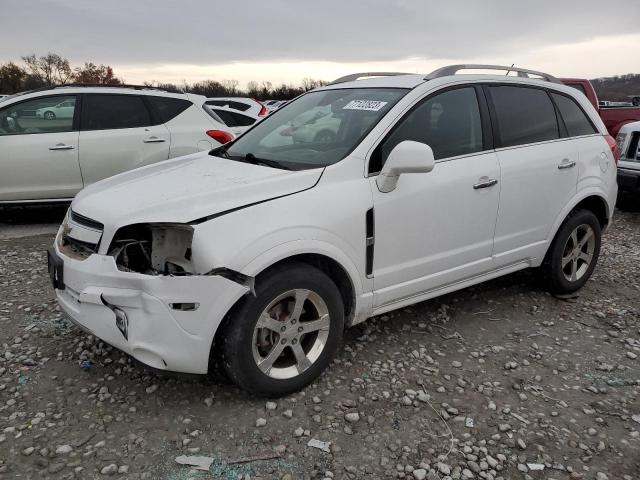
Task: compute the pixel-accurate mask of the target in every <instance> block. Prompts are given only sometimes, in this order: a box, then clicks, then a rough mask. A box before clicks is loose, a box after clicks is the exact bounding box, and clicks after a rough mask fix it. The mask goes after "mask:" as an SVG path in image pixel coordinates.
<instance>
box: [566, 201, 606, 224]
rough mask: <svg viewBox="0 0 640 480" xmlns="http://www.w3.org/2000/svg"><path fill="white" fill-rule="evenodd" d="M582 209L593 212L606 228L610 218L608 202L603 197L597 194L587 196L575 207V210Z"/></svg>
mask: <svg viewBox="0 0 640 480" xmlns="http://www.w3.org/2000/svg"><path fill="white" fill-rule="evenodd" d="M581 209H584V210H589V211H591V212H593V214H594V215H595V216H596V217H597V218H598V222H600V227H601V228H604V227H605V226H606V225H607V223H609V218H608V217H607V204H606V203H605V201H604V199H603V198H602V197H598V196H597V195H593V196H591V197H587V198H585V199H584V200H582V201H581V202H580V203H578V204H577V205H576V206H575V207H573V210H574V211H575V210H581Z"/></svg>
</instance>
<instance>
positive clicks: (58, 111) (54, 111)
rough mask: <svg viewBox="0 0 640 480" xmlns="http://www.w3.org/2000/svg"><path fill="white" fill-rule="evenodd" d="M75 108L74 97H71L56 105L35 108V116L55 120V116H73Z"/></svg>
mask: <svg viewBox="0 0 640 480" xmlns="http://www.w3.org/2000/svg"><path fill="white" fill-rule="evenodd" d="M75 109H76V98H75V97H72V98H69V99H67V100H65V101H63V102H60V103H59V104H57V105H51V106H47V107H43V108H39V109H37V110H36V112H35V113H36V117H37V118H44V119H45V120H55V119H56V118H60V119H62V118H73V114H74V112H75Z"/></svg>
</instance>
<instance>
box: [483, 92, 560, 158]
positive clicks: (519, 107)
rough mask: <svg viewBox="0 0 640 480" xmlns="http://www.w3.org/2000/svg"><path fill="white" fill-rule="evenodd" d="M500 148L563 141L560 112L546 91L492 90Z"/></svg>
mask: <svg viewBox="0 0 640 480" xmlns="http://www.w3.org/2000/svg"><path fill="white" fill-rule="evenodd" d="M489 92H490V93H491V99H492V101H493V106H494V109H495V122H496V123H497V127H498V136H499V139H500V144H499V146H502V147H513V146H516V145H525V144H528V143H536V142H545V141H548V140H555V139H558V138H560V133H559V129H558V119H557V118H556V111H555V108H554V106H553V103H552V102H551V99H550V98H549V95H548V94H547V92H546V91H544V90H542V89H539V88H530V87H519V86H518V87H517V86H510V85H498V86H490V87H489Z"/></svg>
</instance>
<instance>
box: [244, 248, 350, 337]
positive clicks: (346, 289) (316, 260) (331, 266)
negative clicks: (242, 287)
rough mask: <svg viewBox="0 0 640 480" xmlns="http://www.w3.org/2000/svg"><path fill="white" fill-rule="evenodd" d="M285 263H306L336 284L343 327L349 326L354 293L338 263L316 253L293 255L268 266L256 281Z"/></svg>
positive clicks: (347, 276) (347, 277) (348, 279)
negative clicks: (341, 303) (341, 306)
mask: <svg viewBox="0 0 640 480" xmlns="http://www.w3.org/2000/svg"><path fill="white" fill-rule="evenodd" d="M287 263H306V264H307V265H311V266H313V267H315V268H317V269H318V270H321V271H322V272H324V273H325V274H326V275H327V276H328V277H329V278H330V279H331V280H333V283H335V284H336V286H337V287H338V290H339V291H340V295H342V302H343V303H344V320H345V322H344V323H345V325H350V324H351V320H352V316H353V312H354V308H355V292H354V288H353V283H352V282H351V279H350V278H349V275H348V274H347V272H346V271H345V269H344V268H342V265H340V264H339V263H338V262H336V261H335V260H334V259H333V258H330V257H327V256H325V255H320V254H317V253H304V254H300V255H294V256H292V257H287V258H285V259H282V260H280V261H278V262H276V263H274V264H273V265H270V266H269V267H267V268H266V269H265V270H263V271H262V272H260V273H259V274H258V275H257V277H256V279H257V281H260V277H261V276H263V275H264V274H265V273H267V272H269V271H270V270H272V269H274V268H279V267H282V266H283V265H286V264H287Z"/></svg>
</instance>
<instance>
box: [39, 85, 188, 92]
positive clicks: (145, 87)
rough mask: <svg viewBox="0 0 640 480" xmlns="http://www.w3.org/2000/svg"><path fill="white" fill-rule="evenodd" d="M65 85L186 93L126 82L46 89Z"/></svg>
mask: <svg viewBox="0 0 640 480" xmlns="http://www.w3.org/2000/svg"><path fill="white" fill-rule="evenodd" d="M65 87H91V88H129V89H133V90H158V91H160V92H169V93H184V92H181V91H180V90H177V89H173V88H163V87H154V86H151V85H131V84H126V83H120V84H117V85H108V84H104V83H67V84H64V85H52V86H51V87H45V88H44V89H54V88H65Z"/></svg>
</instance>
